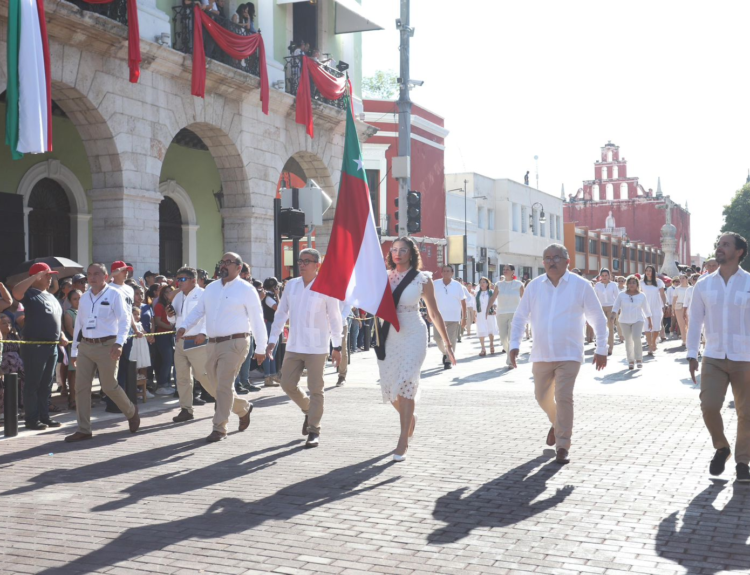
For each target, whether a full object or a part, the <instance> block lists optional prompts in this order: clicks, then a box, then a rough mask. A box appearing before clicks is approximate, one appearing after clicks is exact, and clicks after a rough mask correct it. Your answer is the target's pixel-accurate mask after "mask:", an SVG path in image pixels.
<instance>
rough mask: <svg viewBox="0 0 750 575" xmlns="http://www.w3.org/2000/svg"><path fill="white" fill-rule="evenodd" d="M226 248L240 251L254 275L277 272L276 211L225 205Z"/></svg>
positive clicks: (265, 275) (266, 274)
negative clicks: (274, 252)
mask: <svg viewBox="0 0 750 575" xmlns="http://www.w3.org/2000/svg"><path fill="white" fill-rule="evenodd" d="M221 216H222V218H224V250H225V251H228V252H236V253H238V254H240V256H241V257H242V260H243V261H245V262H247V263H248V264H250V271H251V273H252V275H253V277H254V278H258V279H260V280H261V281H262V280H264V279H265V278H267V277H269V276H272V275H273V210H264V209H260V208H251V207H245V208H224V209H222V210H221Z"/></svg>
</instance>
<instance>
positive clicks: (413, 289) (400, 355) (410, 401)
mask: <svg viewBox="0 0 750 575" xmlns="http://www.w3.org/2000/svg"><path fill="white" fill-rule="evenodd" d="M386 265H387V267H388V280H389V282H390V284H391V289H392V290H395V289H396V288H397V287H398V285H399V284H400V283H401V280H403V279H404V277H405V276H406V274H407V273H408V272H409V271H410V270H411V269H412V268H413V269H415V270H419V269H420V268H421V267H422V259H421V258H420V256H419V250H418V249H417V246H416V245H415V244H414V242H413V241H412V240H411V239H410V238H400V239H398V240H396V241H395V242H393V245H392V246H391V249H390V251H389V252H388V256H387V257H386ZM420 299H423V300H424V302H425V303H426V304H427V311H428V312H429V314H430V318H431V319H432V324H433V325H434V326H435V329H436V330H438V333H439V334H440V336H441V337H442V338H443V341H444V342H446V351H447V352H448V358H449V360H450V362H451V363H452V364H453V365H456V359H455V357H454V355H453V348H452V347H451V344H450V339H449V338H448V333H447V330H446V329H445V322H444V321H443V316H442V315H440V310H438V307H437V303H435V291H434V287H433V285H432V277H431V276H430V274H427V273H424V272H419V271H418V272H417V275H416V276H415V277H414V279H412V280H411V282H410V283H409V285H408V286H407V287H406V288H405V289H404V290H403V292H401V299H400V300H399V302H398V307H397V308H396V312H397V314H398V322H399V325H400V329H399V331H396V330H395V329H390V330H389V332H388V337H387V339H386V341H385V359H382V360H380V359H378V368H379V370H380V389H381V391H382V392H383V403H390V404H391V405H393V407H394V408H396V411H398V414H399V418H400V421H401V435H400V436H399V439H398V445H397V446H396V451H395V452H394V454H393V460H394V461H404V460H405V459H406V450H407V449H408V448H409V438H410V437H411V436H412V435H413V434H414V428H415V427H416V425H417V416H416V414H415V413H414V407H415V403H416V402H417V400H418V399H419V377H420V373H421V371H422V364H423V363H424V359H425V356H426V355H427V326H426V324H425V322H424V320H423V319H422V314H421V313H420V311H419V300H420Z"/></svg>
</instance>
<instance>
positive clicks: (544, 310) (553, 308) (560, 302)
mask: <svg viewBox="0 0 750 575" xmlns="http://www.w3.org/2000/svg"><path fill="white" fill-rule="evenodd" d="M615 289H617V288H615ZM529 322H531V329H532V331H533V333H534V344H533V345H532V347H531V361H532V362H546V361H578V362H581V363H583V359H584V358H583V327H584V325H585V323H586V322H588V323H589V324H590V325H591V327H593V328H594V334H595V335H596V353H597V355H605V356H606V355H607V336H608V330H607V318H606V317H605V316H604V311H603V310H602V306H601V304H600V303H599V300H598V299H597V297H596V294H595V293H594V288H593V287H591V284H590V283H589V281H588V280H586V279H584V278H582V277H580V276H577V275H575V274H572V273H570V271H567V270H566V271H565V274H564V275H563V276H562V278H560V281H559V282H558V284H557V287H555V286H554V285H553V284H552V282H551V281H550V280H549V278H548V277H547V274H544V275H541V276H539V277H537V278H534V279H533V280H531V281H530V282H529V285H527V286H526V289H525V290H524V292H523V297H522V298H521V303H520V304H518V309H516V313H515V315H514V316H513V324H512V328H511V336H510V348H511V349H519V348H520V346H521V336H522V335H523V334H524V331H525V330H526V324H527V323H529Z"/></svg>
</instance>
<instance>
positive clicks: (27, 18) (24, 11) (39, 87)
mask: <svg viewBox="0 0 750 575" xmlns="http://www.w3.org/2000/svg"><path fill="white" fill-rule="evenodd" d="M7 38H8V91H7V93H6V106H7V109H6V117H5V120H6V124H5V143H6V144H8V146H10V150H11V154H12V156H13V159H14V160H17V159H19V158H21V157H22V156H23V154H27V153H28V154H43V153H44V152H51V151H52V95H51V92H52V80H51V76H50V63H49V42H48V41H47V23H46V21H45V18H44V0H10V4H9V6H8V35H7Z"/></svg>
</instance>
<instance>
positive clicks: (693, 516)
mask: <svg viewBox="0 0 750 575" xmlns="http://www.w3.org/2000/svg"><path fill="white" fill-rule="evenodd" d="M727 487H728V482H727V481H724V480H718V479H712V480H711V485H710V486H708V487H707V488H706V489H704V490H703V491H702V492H701V493H699V494H698V495H697V496H696V497H695V498H694V499H693V500H692V501H691V502H690V505H688V507H687V509H686V510H685V513H684V515H683V517H682V522H681V525H680V524H678V515H679V512H677V511H675V512H674V513H672V514H671V515H670V516H669V517H667V518H666V519H664V520H663V521H662V522H661V523H660V524H659V530H658V532H657V534H656V552H657V554H658V555H659V556H660V557H663V558H665V559H669V560H671V561H674V562H675V563H677V564H678V565H680V566H681V567H684V568H685V569H687V573H688V575H693V574H694V575H697V574H699V573H700V574H704V575H708V574H714V573H719V572H721V571H741V572H743V573H747V569H748V565H750V546H748V545H747V540H748V537H750V516H749V515H748V513H747V509H748V505H750V488H748V487H747V486H745V485H742V484H738V483H735V484H734V485H733V486H732V489H733V491H732V497H731V499H730V500H729V501H728V502H727V504H726V505H725V506H724V508H723V509H716V508H715V507H714V503H715V501H716V498H717V497H718V496H719V494H720V493H721V492H722V491H723V490H724V489H726V488H727Z"/></svg>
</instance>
